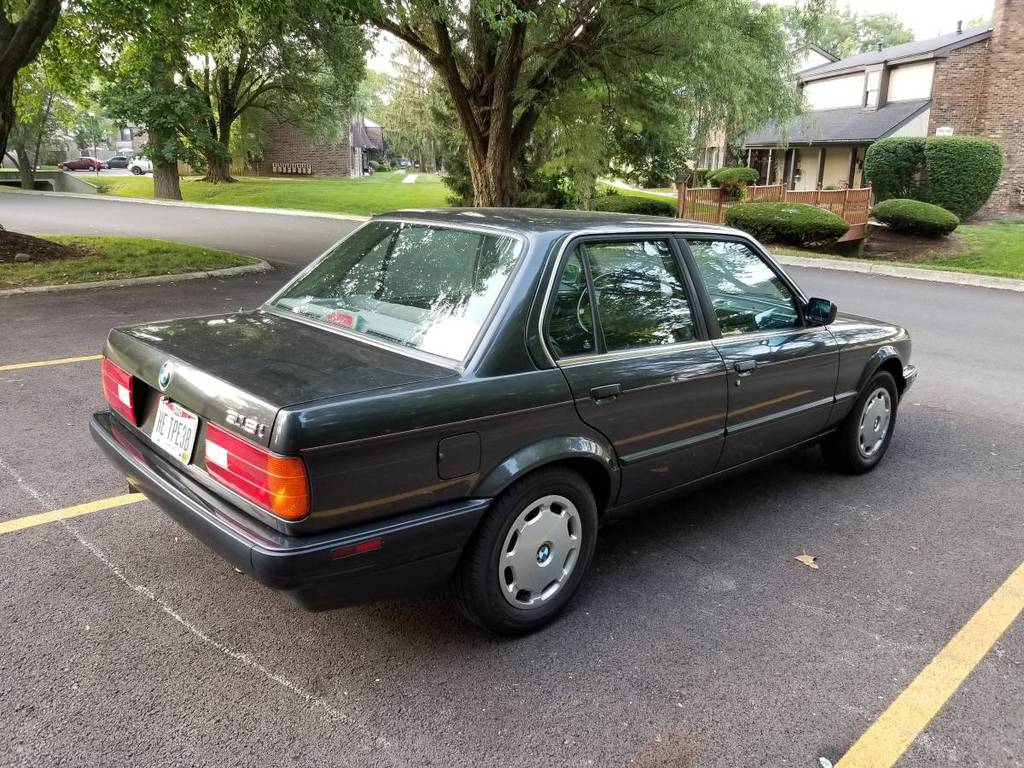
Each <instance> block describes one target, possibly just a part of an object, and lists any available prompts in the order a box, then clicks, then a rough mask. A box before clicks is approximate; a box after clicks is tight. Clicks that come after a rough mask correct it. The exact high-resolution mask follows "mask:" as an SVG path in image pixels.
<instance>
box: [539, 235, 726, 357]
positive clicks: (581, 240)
mask: <svg viewBox="0 0 1024 768" xmlns="http://www.w3.org/2000/svg"><path fill="white" fill-rule="evenodd" d="M684 235H685V233H681V232H679V231H678V230H667V231H666V230H662V231H660V232H659V231H657V230H652V231H647V230H643V231H637V232H610V233H590V234H582V235H576V236H574V237H572V238H570V239H569V240H568V241H567V242H566V243H565V244H564V245H563V246H562V250H561V253H560V254H559V256H558V260H557V262H556V264H555V267H554V269H553V270H552V272H551V278H550V281H549V283H548V286H547V289H546V291H545V292H544V302H543V305H542V312H541V315H540V327H541V334H540V341H541V345H542V346H543V347H544V352H545V353H546V354H547V356H548V358H549V359H550V360H551V362H552V363H553V364H554V365H555V366H556V367H560V366H562V365H571V364H578V363H582V362H587V363H593V362H597V361H600V360H616V359H628V358H632V357H645V356H647V355H649V354H663V353H667V352H670V351H675V350H678V349H681V348H686V347H691V346H695V345H698V344H706V343H708V342H710V341H711V338H712V337H711V334H710V332H709V327H708V325H707V319H706V317H705V315H704V311H703V306H704V304H703V302H702V301H701V300H700V297H699V295H698V294H697V290H698V289H697V286H696V284H695V283H694V281H693V277H692V275H691V274H690V270H689V269H688V268H687V263H686V261H685V257H684V253H683V249H684V248H685V243H681V242H679V238H680V237H681V236H684ZM646 240H657V241H661V242H665V243H667V244H668V247H669V250H670V251H671V253H672V258H673V261H674V262H675V265H676V269H678V270H679V277H680V278H681V283H682V289H683V293H684V294H685V296H686V302H687V305H688V306H689V308H690V318H691V320H692V323H693V334H694V338H693V339H691V340H689V341H680V342H675V343H673V344H653V345H651V346H647V347H635V348H632V349H619V350H612V351H608V348H607V345H606V343H605V339H604V332H603V330H602V329H601V325H600V319H599V317H598V310H597V302H595V301H594V296H595V293H594V282H593V275H591V272H590V258H589V256H588V255H587V253H586V246H587V243H615V242H633V243H636V242H643V241H646ZM579 247H582V249H583V250H582V256H583V258H582V261H583V273H584V275H585V277H586V280H587V290H588V291H589V292H590V299H591V300H590V311H591V317H592V322H593V323H594V332H595V333H594V336H595V339H594V341H595V345H596V348H597V350H598V351H597V352H595V353H594V354H589V355H571V356H569V357H564V358H559V357H557V356H556V355H555V354H554V353H553V352H552V350H551V340H550V335H549V334H550V325H551V315H552V314H553V312H554V296H555V293H556V292H557V290H558V280H559V278H560V277H561V275H562V271H563V270H564V269H565V265H566V263H567V262H568V261H569V259H570V258H572V256H573V255H574V254H575V253H576V250H577V248H579ZM716 328H717V326H716Z"/></svg>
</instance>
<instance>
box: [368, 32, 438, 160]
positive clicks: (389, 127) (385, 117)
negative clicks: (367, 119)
mask: <svg viewBox="0 0 1024 768" xmlns="http://www.w3.org/2000/svg"><path fill="white" fill-rule="evenodd" d="M391 65H392V68H393V69H394V75H392V76H388V75H382V74H380V73H372V75H371V76H370V77H369V78H368V79H367V80H366V81H364V83H373V82H375V83H376V87H377V88H379V89H380V93H379V96H380V97H382V100H381V105H380V107H379V110H378V112H377V114H376V115H374V118H375V119H376V120H377V121H378V122H380V123H381V125H383V126H384V129H385V131H386V132H387V137H388V148H389V149H390V151H392V152H395V153H397V154H399V155H403V156H405V157H408V158H409V159H410V160H418V161H420V163H421V167H423V168H424V169H427V168H429V169H431V170H433V169H435V168H436V166H437V161H438V153H439V151H440V145H441V143H442V137H441V130H442V129H441V126H440V125H439V123H438V120H437V118H436V113H437V111H438V110H439V109H442V108H443V105H442V101H443V99H444V86H443V85H442V84H441V82H440V79H439V78H438V76H437V74H436V73H435V72H434V71H433V70H432V69H431V68H430V65H429V64H427V62H426V61H425V60H424V59H423V57H422V56H420V55H419V54H418V53H416V51H415V50H413V49H412V48H411V47H410V46H409V45H408V44H402V45H401V46H399V47H398V48H397V49H396V50H395V52H394V53H393V54H392V57H391Z"/></svg>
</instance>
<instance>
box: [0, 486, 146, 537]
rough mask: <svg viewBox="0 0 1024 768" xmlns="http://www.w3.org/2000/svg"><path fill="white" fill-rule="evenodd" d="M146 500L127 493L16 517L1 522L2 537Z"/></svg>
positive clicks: (138, 494)
mask: <svg viewBox="0 0 1024 768" xmlns="http://www.w3.org/2000/svg"><path fill="white" fill-rule="evenodd" d="M144 498H146V497H145V496H143V495H142V494H141V493H126V494H125V495H124V496H112V497H110V498H109V499H100V500H99V501H90V502H88V503H87V504H78V505H77V506H74V507H64V509H55V510H54V511H53V512H41V513H39V514H38V515H26V516H25V517H16V518H15V519H14V520H5V521H3V522H0V535H3V534H5V533H13V532H14V531H20V530H22V529H23V528H31V527H32V526H34V525H43V524H44V523H53V522H56V521H57V520H66V519H67V518H69V517H78V516H79V515H88V514H89V513H90V512H99V511H101V510H104V509H110V508H111V507H122V506H124V505H125V504H134V503H135V502H137V501H142V500H143V499H144Z"/></svg>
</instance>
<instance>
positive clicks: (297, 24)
mask: <svg viewBox="0 0 1024 768" xmlns="http://www.w3.org/2000/svg"><path fill="white" fill-rule="evenodd" d="M195 12H196V13H198V14H201V15H202V17H203V18H204V19H205V22H204V23H201V24H198V25H197V30H198V34H196V36H195V39H194V40H193V41H192V47H193V48H194V50H195V51H196V52H197V53H198V54H199V55H200V57H201V62H202V63H201V65H199V66H194V67H193V68H192V70H191V71H190V72H189V73H188V75H187V82H188V84H189V86H190V87H193V88H195V89H197V90H198V91H200V92H201V94H202V97H203V99H205V101H206V104H207V107H208V110H209V116H208V118H207V121H206V125H207V130H208V132H209V134H210V139H211V140H210V141H207V142H205V143H204V154H205V156H206V181H211V182H224V181H233V179H232V178H231V176H230V173H229V171H228V169H229V163H230V160H231V131H232V128H233V126H234V125H235V123H236V121H237V120H238V119H239V118H240V117H242V116H243V115H244V114H245V113H246V112H247V111H249V110H263V111H266V112H270V113H273V114H276V115H278V116H280V117H283V118H285V119H288V120H289V121H290V122H294V123H297V124H300V125H303V126H304V127H306V128H308V129H309V130H310V131H311V132H316V130H317V129H318V128H321V127H322V126H323V125H324V123H331V124H332V125H333V127H334V132H335V133H336V132H337V129H338V128H339V127H340V126H341V125H342V124H344V125H345V126H346V127H347V121H346V120H345V119H344V117H345V116H346V115H347V114H348V113H349V111H350V108H351V102H352V97H353V94H354V93H355V91H356V88H357V87H358V84H359V81H360V79H361V78H362V75H363V67H364V59H365V54H366V50H367V47H368V42H367V40H366V38H365V35H364V34H363V32H362V30H361V29H360V28H359V26H357V25H356V24H354V23H353V21H352V19H351V16H350V15H349V14H348V13H347V12H345V10H344V8H343V7H342V6H340V5H339V4H338V3H336V2H333V1H332V0H280V1H279V2H275V3H269V4H268V3H266V2H262V1H261V0H210V1H208V2H204V3H196V7H195Z"/></svg>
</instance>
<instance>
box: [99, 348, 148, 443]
mask: <svg viewBox="0 0 1024 768" xmlns="http://www.w3.org/2000/svg"><path fill="white" fill-rule="evenodd" d="M100 377H101V378H102V380H103V396H104V397H105V398H107V402H108V403H109V404H110V407H111V408H113V409H114V410H115V411H117V412H118V413H120V414H121V415H122V416H124V417H125V418H126V419H128V421H130V422H131V423H132V424H134V425H135V426H138V425H139V417H138V415H137V414H136V411H135V395H136V391H135V377H134V376H132V375H131V374H130V373H128V371H126V370H124V368H120V367H118V366H116V365H114V364H113V363H112V362H110V361H109V360H108V359H107V358H105V357H104V358H103V362H102V363H101V364H100Z"/></svg>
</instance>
